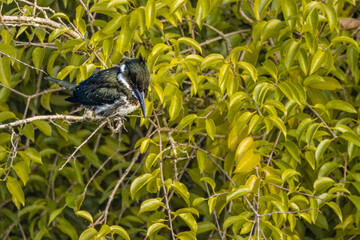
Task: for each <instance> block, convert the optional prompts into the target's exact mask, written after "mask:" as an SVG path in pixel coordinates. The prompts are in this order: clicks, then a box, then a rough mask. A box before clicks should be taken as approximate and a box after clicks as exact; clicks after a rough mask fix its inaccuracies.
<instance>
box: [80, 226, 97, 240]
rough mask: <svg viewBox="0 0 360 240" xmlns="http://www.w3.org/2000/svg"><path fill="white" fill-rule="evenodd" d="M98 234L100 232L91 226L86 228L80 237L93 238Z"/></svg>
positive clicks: (82, 239)
mask: <svg viewBox="0 0 360 240" xmlns="http://www.w3.org/2000/svg"><path fill="white" fill-rule="evenodd" d="M97 234H98V232H97V231H96V229H95V228H89V229H86V230H85V231H83V232H82V233H81V235H80V237H79V240H91V239H93V238H94V237H95V236H96V235H97Z"/></svg>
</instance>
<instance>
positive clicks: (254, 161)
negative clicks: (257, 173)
mask: <svg viewBox="0 0 360 240" xmlns="http://www.w3.org/2000/svg"><path fill="white" fill-rule="evenodd" d="M260 160H261V156H260V155H259V154H254V149H253V148H250V149H249V150H248V151H247V152H246V153H245V154H244V155H243V157H242V158H241V159H240V161H239V162H238V163H237V165H236V168H235V170H234V173H238V172H242V173H245V172H250V171H252V170H253V169H254V168H255V167H256V165H258V164H259V162H260Z"/></svg>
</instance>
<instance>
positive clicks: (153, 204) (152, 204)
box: [138, 198, 165, 214]
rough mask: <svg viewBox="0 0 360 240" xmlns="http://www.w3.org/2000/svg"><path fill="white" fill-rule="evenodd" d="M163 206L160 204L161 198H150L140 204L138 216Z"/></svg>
mask: <svg viewBox="0 0 360 240" xmlns="http://www.w3.org/2000/svg"><path fill="white" fill-rule="evenodd" d="M164 205H165V204H164V203H163V202H162V198H151V199H147V200H145V201H144V202H142V203H141V206H140V210H139V213H138V214H141V213H144V212H148V211H155V210H156V209H158V208H159V207H163V206H164Z"/></svg>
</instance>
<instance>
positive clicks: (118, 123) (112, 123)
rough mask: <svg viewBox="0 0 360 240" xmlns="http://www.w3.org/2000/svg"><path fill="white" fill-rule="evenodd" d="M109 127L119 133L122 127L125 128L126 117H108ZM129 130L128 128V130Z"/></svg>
mask: <svg viewBox="0 0 360 240" xmlns="http://www.w3.org/2000/svg"><path fill="white" fill-rule="evenodd" d="M107 121H108V126H109V129H110V130H111V131H112V132H113V133H118V132H120V130H121V127H124V129H125V130H126V128H125V124H124V123H125V118H123V117H115V118H107ZM126 131H127V130H126Z"/></svg>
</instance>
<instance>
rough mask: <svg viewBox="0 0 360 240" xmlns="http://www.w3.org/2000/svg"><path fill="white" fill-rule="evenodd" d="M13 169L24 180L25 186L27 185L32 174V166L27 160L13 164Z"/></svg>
mask: <svg viewBox="0 0 360 240" xmlns="http://www.w3.org/2000/svg"><path fill="white" fill-rule="evenodd" d="M13 169H14V170H15V172H16V174H17V175H18V176H19V178H20V179H21V181H22V182H23V184H24V186H26V183H27V181H28V180H29V174H30V167H29V166H28V164H27V163H26V162H25V161H20V162H18V163H16V164H15V165H13Z"/></svg>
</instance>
